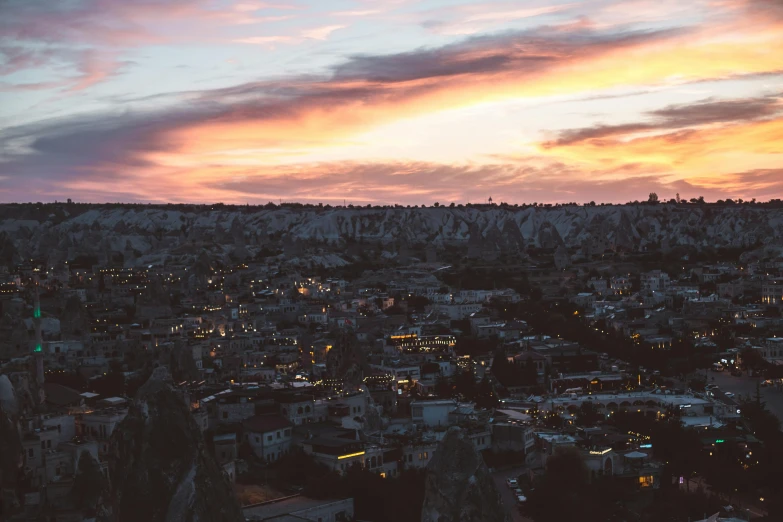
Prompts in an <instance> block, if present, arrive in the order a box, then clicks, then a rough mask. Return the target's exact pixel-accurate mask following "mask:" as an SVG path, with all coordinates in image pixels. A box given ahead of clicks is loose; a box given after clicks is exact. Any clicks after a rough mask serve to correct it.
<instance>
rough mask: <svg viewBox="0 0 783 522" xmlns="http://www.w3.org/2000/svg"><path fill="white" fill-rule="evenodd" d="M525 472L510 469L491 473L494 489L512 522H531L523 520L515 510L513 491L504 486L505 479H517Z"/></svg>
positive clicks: (518, 469) (524, 468)
mask: <svg viewBox="0 0 783 522" xmlns="http://www.w3.org/2000/svg"><path fill="white" fill-rule="evenodd" d="M526 470H527V468H526V467H524V466H523V467H519V468H512V469H507V470H504V471H496V472H494V473H492V479H493V480H494V481H495V487H497V488H498V491H499V492H500V497H501V499H502V500H503V507H504V508H506V513H508V516H509V519H510V520H511V521H512V522H532V521H531V520H530V519H529V518H525V517H523V516H522V514H521V513H520V512H519V509H517V498H516V496H515V494H514V490H513V489H509V487H508V486H507V485H506V479H509V478H517V477H518V476H519V475H521V474H522V473H524V472H525V471H526Z"/></svg>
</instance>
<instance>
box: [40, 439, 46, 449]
mask: <svg viewBox="0 0 783 522" xmlns="http://www.w3.org/2000/svg"><path fill="white" fill-rule="evenodd" d="M41 449H46V441H45V440H42V441H41Z"/></svg>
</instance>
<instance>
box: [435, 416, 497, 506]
mask: <svg viewBox="0 0 783 522" xmlns="http://www.w3.org/2000/svg"><path fill="white" fill-rule="evenodd" d="M425 484H426V485H425V488H426V491H425V494H424V505H423V507H422V510H421V521H422V522H504V521H507V520H508V519H507V517H506V514H505V511H504V510H503V505H502V504H501V500H500V495H499V494H498V491H497V489H496V488H495V483H494V482H493V480H492V477H491V476H490V474H489V470H488V469H487V466H486V464H484V460H483V459H482V458H481V455H480V454H479V452H478V450H476V447H475V446H474V445H473V442H471V440H470V438H469V437H468V435H467V433H466V432H465V431H463V430H462V429H461V428H458V427H452V428H449V430H448V431H447V432H446V435H445V437H443V440H442V441H441V443H440V444H439V445H438V449H437V451H436V452H435V455H434V456H433V458H432V460H431V461H430V463H429V465H428V466H427V479H426V482H425Z"/></svg>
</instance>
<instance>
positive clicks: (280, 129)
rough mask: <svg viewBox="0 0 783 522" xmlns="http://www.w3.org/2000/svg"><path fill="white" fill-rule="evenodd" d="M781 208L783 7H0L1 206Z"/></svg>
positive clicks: (183, 1) (771, 1)
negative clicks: (710, 203)
mask: <svg viewBox="0 0 783 522" xmlns="http://www.w3.org/2000/svg"><path fill="white" fill-rule="evenodd" d="M649 192H657V193H658V195H659V196H660V197H661V198H662V199H669V198H672V197H674V196H675V194H676V193H679V194H680V196H681V197H684V198H691V197H698V196H704V197H705V198H706V199H707V200H716V199H722V198H726V197H731V198H744V199H751V198H757V199H759V200H766V199H770V198H781V197H783V0H688V1H684V0H590V1H558V2H553V1H548V2H544V1H506V2H502V1H497V2H496V1H477V0H462V1H457V0H455V1H447V0H271V1H270V2H258V1H253V0H237V1H233V0H57V1H53V0H0V201H2V202H14V201H54V200H61V201H62V200H64V199H66V198H73V199H74V200H77V201H91V202H106V201H109V202H115V201H123V202H136V201H143V202H204V203H211V202H221V201H222V202H225V203H266V202H267V201H270V200H273V201H278V200H279V199H282V200H283V201H300V202H305V203H307V202H323V203H336V202H339V203H340V204H341V203H342V201H343V199H346V200H347V201H348V202H351V203H354V204H367V203H384V204H386V203H401V204H428V205H429V204H432V203H433V202H436V201H438V202H440V203H442V204H443V203H446V204H447V203H450V202H452V201H455V202H463V203H464V202H468V201H470V202H479V201H485V200H486V199H487V198H488V197H492V198H493V200H494V201H496V202H500V201H507V202H510V203H522V202H534V201H535V202H552V203H554V202H570V201H576V202H580V203H582V202H587V201H590V200H595V201H599V202H627V201H630V200H635V199H647V194H648V193H649Z"/></svg>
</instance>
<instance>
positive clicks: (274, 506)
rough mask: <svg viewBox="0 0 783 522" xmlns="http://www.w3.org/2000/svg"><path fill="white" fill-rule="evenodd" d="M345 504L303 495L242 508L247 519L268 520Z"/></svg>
mask: <svg viewBox="0 0 783 522" xmlns="http://www.w3.org/2000/svg"><path fill="white" fill-rule="evenodd" d="M337 502H344V501H343V500H317V499H314V498H309V497H305V496H302V495H294V496H290V497H282V498H278V499H275V500H270V501H268V502H264V503H262V504H258V505H255V506H250V507H246V508H242V511H243V512H244V514H245V516H246V517H255V518H260V519H261V520H265V519H268V518H273V517H279V516H283V515H287V514H289V513H296V512H297V511H303V510H305V509H312V508H314V507H317V506H323V505H326V504H334V503H337Z"/></svg>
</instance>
